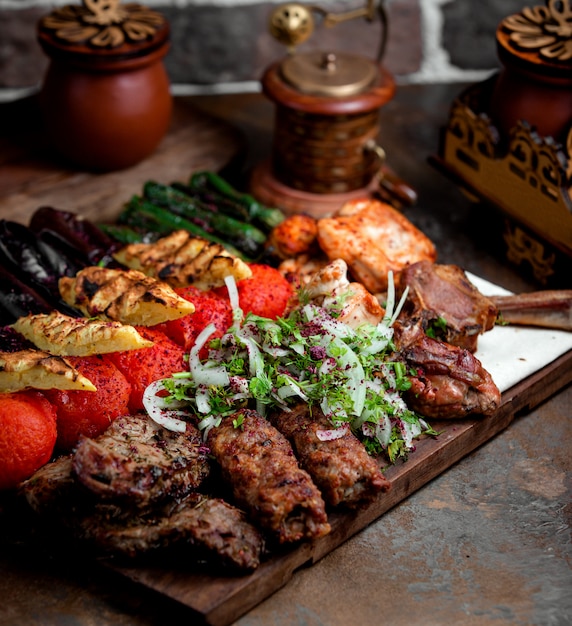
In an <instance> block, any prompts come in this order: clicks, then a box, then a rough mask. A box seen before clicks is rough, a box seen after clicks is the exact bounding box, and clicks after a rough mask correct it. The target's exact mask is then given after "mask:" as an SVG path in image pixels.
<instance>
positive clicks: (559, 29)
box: [497, 0, 572, 80]
mask: <svg viewBox="0 0 572 626" xmlns="http://www.w3.org/2000/svg"><path fill="white" fill-rule="evenodd" d="M497 44H498V49H499V56H500V58H501V60H502V61H503V62H506V61H516V62H519V63H520V64H521V66H522V67H525V68H527V69H531V70H533V71H536V72H540V73H542V74H545V75H547V76H555V77H562V78H565V79H566V78H567V79H569V80H572V0H546V4H545V6H535V7H530V8H529V7H526V8H524V9H523V10H522V11H521V12H520V13H516V14H514V15H510V16H508V17H506V18H505V19H504V20H503V21H502V22H501V23H500V24H499V27H498V29H497Z"/></svg>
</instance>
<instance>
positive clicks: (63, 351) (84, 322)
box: [13, 311, 153, 356]
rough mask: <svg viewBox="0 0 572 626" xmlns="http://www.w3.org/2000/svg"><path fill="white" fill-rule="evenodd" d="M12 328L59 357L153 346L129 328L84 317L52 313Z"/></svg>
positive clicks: (19, 323) (17, 323)
mask: <svg viewBox="0 0 572 626" xmlns="http://www.w3.org/2000/svg"><path fill="white" fill-rule="evenodd" d="M13 328H14V329H15V330H17V331H18V332H19V333H21V334H22V335H23V336H24V337H25V338H26V339H28V340H29V341H31V342H32V343H33V344H34V345H35V346H36V347H37V348H39V349H40V350H45V351H47V352H49V353H50V354H56V355H59V356H91V355H92V354H107V353H108V352H118V351H130V350H136V349H139V348H150V347H151V346H152V345H153V343H152V342H151V341H147V340H146V339H144V338H143V337H142V336H141V335H140V334H139V333H138V332H137V330H136V329H135V328H134V327H133V326H129V325H127V324H122V323H120V322H113V321H101V320H94V319H88V318H85V317H82V318H74V317H68V316H67V315H63V314H62V313H58V312H56V311H53V312H52V313H48V314H39V315H27V316H26V317H21V318H20V319H18V320H17V321H16V323H15V324H14V326H13Z"/></svg>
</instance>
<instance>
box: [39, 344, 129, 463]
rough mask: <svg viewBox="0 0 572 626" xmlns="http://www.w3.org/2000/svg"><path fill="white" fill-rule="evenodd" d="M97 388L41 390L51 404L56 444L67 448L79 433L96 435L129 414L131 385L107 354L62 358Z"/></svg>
mask: <svg viewBox="0 0 572 626" xmlns="http://www.w3.org/2000/svg"><path fill="white" fill-rule="evenodd" d="M66 358H67V360H69V362H70V363H71V364H72V365H73V366H74V367H75V368H76V369H77V370H78V371H79V372H81V373H82V374H83V375H84V376H85V377H86V378H87V379H89V380H90V381H91V382H92V383H93V384H94V385H95V386H96V388H97V391H63V390H60V389H49V390H47V391H45V395H46V397H47V398H48V400H49V401H50V402H51V403H52V404H53V405H54V406H55V408H56V414H57V428H58V439H57V443H56V447H57V448H58V449H59V450H61V451H70V450H72V449H73V447H74V446H75V445H76V444H77V442H78V440H79V437H80V435H86V436H87V437H97V435H99V434H101V433H102V432H103V431H104V430H105V429H106V428H107V427H108V426H109V424H111V422H112V421H113V420H114V419H115V418H116V417H119V416H120V415H126V414H128V413H129V404H128V403H129V397H130V394H131V384H130V383H129V381H128V380H127V379H126V378H125V376H124V375H123V374H122V373H121V372H120V371H119V370H118V369H117V368H116V367H115V365H114V364H113V363H112V361H111V360H110V359H109V358H108V356H88V357H66Z"/></svg>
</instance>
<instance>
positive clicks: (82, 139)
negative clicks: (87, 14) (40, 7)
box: [38, 22, 172, 171]
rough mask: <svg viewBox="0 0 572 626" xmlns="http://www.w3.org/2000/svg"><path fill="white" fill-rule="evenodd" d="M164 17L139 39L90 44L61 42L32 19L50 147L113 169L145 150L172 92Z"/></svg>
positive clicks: (155, 137)
mask: <svg viewBox="0 0 572 626" xmlns="http://www.w3.org/2000/svg"><path fill="white" fill-rule="evenodd" d="M168 39H169V26H168V24H167V23H166V22H165V23H164V25H163V26H162V27H160V28H159V29H158V30H157V31H156V33H155V34H154V35H153V36H152V37H150V38H148V39H146V40H145V41H143V42H139V43H136V44H132V43H127V42H126V43H124V44H123V45H121V46H120V47H117V48H103V49H94V48H93V47H90V46H89V45H75V44H70V43H68V42H62V41H60V40H58V39H57V38H56V36H55V35H54V33H53V32H52V31H50V30H47V29H45V28H43V27H42V23H41V22H40V24H39V27H38V40H39V42H40V44H41V46H42V48H43V50H44V51H45V53H46V54H47V55H48V56H49V57H50V64H49V67H48V70H47V72H46V75H45V78H44V81H43V85H42V88H41V91H40V94H39V103H40V109H41V112H42V115H43V119H44V122H45V126H46V132H47V133H48V136H49V139H50V140H51V143H52V145H53V147H54V148H55V149H56V150H57V151H58V152H59V153H60V154H61V155H62V156H63V157H64V158H66V159H68V160H70V161H71V162H72V163H73V164H75V165H77V166H80V167H83V168H86V169H88V170H95V171H110V170H119V169H123V168H126V167H129V166H132V165H135V164H136V163H138V162H139V161H141V160H142V159H144V158H145V157H147V156H148V155H150V154H151V153H152V152H153V151H154V150H155V148H156V147H157V146H158V144H159V143H160V141H161V139H162V138H163V136H164V135H165V133H166V131H167V129H168V127H169V124H170V120H171V111H172V97H171V93H170V84H169V79H168V76H167V73H166V70H165V67H164V64H163V58H164V57H165V55H166V53H167V51H168V49H169V41H168Z"/></svg>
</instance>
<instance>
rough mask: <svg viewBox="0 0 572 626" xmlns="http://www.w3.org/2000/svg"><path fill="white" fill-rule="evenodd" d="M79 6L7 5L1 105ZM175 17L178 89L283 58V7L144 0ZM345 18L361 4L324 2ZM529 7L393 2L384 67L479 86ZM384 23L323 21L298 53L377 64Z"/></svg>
mask: <svg viewBox="0 0 572 626" xmlns="http://www.w3.org/2000/svg"><path fill="white" fill-rule="evenodd" d="M79 2H80V0H67V1H66V0H57V1H49V0H0V98H3V99H9V98H10V97H13V96H14V95H18V94H19V93H22V92H26V91H27V90H30V89H34V88H36V87H37V86H38V85H39V84H40V82H41V79H42V76H43V74H44V72H45V69H46V66H47V59H46V58H45V57H44V55H43V53H42V51H41V50H40V48H39V46H38V45H37V43H36V40H35V25H36V22H37V21H38V19H39V18H40V17H42V16H43V15H46V14H47V13H49V12H50V11H51V10H52V8H53V7H55V6H61V5H63V4H78V3H79ZM142 3H143V4H145V5H146V6H149V7H152V8H155V9H156V10H158V11H160V12H161V13H163V14H164V15H165V16H166V17H167V19H168V20H169V22H170V24H171V28H172V48H171V51H170V53H169V55H168V56H167V59H166V66H167V70H168V73H169V76H170V79H171V82H172V84H173V90H174V91H175V92H179V93H193V92H199V93H200V92H208V91H213V90H223V91H229V90H247V91H251V90H255V89H257V85H258V80H259V78H260V76H261V74H262V72H263V70H264V68H265V67H267V66H268V65H269V64H270V63H271V62H272V61H274V60H276V59H279V58H281V57H282V56H283V55H284V54H285V50H284V48H283V47H282V46H281V45H280V44H278V43H277V42H276V41H274V40H273V39H272V38H271V36H270V35H269V34H268V28H267V23H268V17H269V14H270V12H271V10H272V9H273V8H274V7H275V6H276V4H278V2H259V1H257V0H142ZM317 4H318V5H320V6H322V7H324V8H326V9H327V10H329V11H333V12H338V11H345V10H347V9H349V8H354V7H356V6H363V5H364V4H365V0H364V1H363V2H358V1H357V0H351V1H349V2H345V1H342V0H325V1H324V2H323V3H320V2H319V1H318V2H317ZM533 4H534V3H532V4H531V3H530V2H526V1H524V0H388V1H387V2H386V7H387V11H388V14H389V38H388V43H387V49H386V55H385V61H384V62H385V65H386V66H387V67H388V69H389V70H390V71H391V72H392V73H393V74H394V75H395V77H396V79H397V81H398V82H399V83H411V82H452V81H473V80H480V79H482V78H483V77H484V76H485V75H486V74H487V73H489V72H490V71H491V70H494V69H496V68H497V67H498V61H497V57H496V50H495V37H494V34H495V29H496V26H497V24H498V23H499V22H500V20H501V19H502V18H503V17H505V16H506V15H509V14H511V13H516V12H518V11H520V10H521V9H522V8H523V7H524V6H527V5H528V6H532V5H533ZM379 37H380V28H379V23H378V22H374V23H369V22H366V21H365V20H362V19H357V20H353V21H350V22H346V23H343V24H340V25H338V26H336V27H334V28H330V29H325V28H324V27H322V26H321V25H320V24H319V23H318V24H317V29H316V32H315V34H314V36H313V37H312V38H311V39H310V41H309V42H307V43H306V44H303V46H302V47H301V48H300V50H301V51H303V50H309V49H312V48H320V49H323V48H327V49H332V50H340V51H346V52H352V53H357V54H363V55H366V56H371V57H375V55H376V50H377V47H378V42H379Z"/></svg>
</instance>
